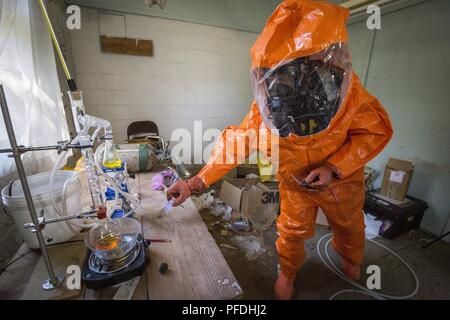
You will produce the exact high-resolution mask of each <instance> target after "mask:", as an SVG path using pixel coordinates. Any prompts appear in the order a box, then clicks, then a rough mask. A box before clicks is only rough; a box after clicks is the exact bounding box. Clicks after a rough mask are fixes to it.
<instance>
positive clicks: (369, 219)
mask: <svg viewBox="0 0 450 320" xmlns="http://www.w3.org/2000/svg"><path fill="white" fill-rule="evenodd" d="M364 223H365V225H366V238H367V239H369V240H372V239H375V238H376V237H378V235H379V234H380V228H381V226H382V225H383V221H380V220H377V218H376V217H374V216H373V215H371V214H368V213H366V214H365V215H364Z"/></svg>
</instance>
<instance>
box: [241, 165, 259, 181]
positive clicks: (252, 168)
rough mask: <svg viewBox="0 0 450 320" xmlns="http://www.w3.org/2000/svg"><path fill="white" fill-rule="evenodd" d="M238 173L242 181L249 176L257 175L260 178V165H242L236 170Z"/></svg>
mask: <svg viewBox="0 0 450 320" xmlns="http://www.w3.org/2000/svg"><path fill="white" fill-rule="evenodd" d="M236 171H237V177H238V178H239V179H240V178H242V179H244V178H245V177H246V176H247V175H248V174H251V173H253V174H256V175H257V176H259V169H258V165H256V164H242V165H239V166H238V167H237V168H236Z"/></svg>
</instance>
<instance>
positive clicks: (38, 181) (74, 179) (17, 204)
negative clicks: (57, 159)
mask: <svg viewBox="0 0 450 320" xmlns="http://www.w3.org/2000/svg"><path fill="white" fill-rule="evenodd" d="M50 174H51V172H50V171H47V172H41V173H38V174H35V175H32V176H28V177H27V180H28V185H29V186H30V191H31V195H32V197H33V202H34V207H35V208H36V213H37V214H38V215H40V212H41V210H44V216H45V218H46V219H51V218H57V217H59V215H58V213H57V212H56V211H55V209H54V208H53V206H52V202H51V199H50V192H49V190H50ZM66 180H70V181H69V182H68V185H67V188H66V205H67V214H68V215H72V214H79V213H81V209H82V208H81V183H80V180H79V178H78V173H77V172H74V171H64V170H60V171H56V174H55V178H54V182H53V190H54V192H53V193H54V196H55V201H56V204H57V206H58V208H62V196H63V194H62V193H63V186H64V183H65V182H66ZM10 194H11V195H10ZM2 201H3V204H4V206H5V208H6V211H7V212H8V213H9V214H10V215H11V216H12V217H13V219H14V222H15V223H16V227H17V229H18V231H19V233H20V234H21V235H22V237H23V239H24V240H25V242H26V243H27V245H28V246H29V247H30V248H32V249H37V248H39V242H38V240H37V237H36V235H35V234H34V233H33V232H31V231H30V230H28V229H25V228H24V226H23V225H24V224H25V223H30V222H32V220H31V216H30V212H29V210H28V206H27V202H26V200H25V196H24V194H23V190H22V185H21V184H20V180H16V181H14V182H13V184H12V186H11V190H10V185H8V186H6V187H5V188H3V190H2ZM68 223H69V222H65V221H64V222H56V223H51V224H48V225H46V226H45V228H44V229H43V230H42V232H43V235H44V239H45V242H46V243H47V244H56V243H60V242H64V241H67V240H69V239H71V238H72V237H73V236H74V235H75V232H79V231H80V227H77V226H74V225H73V224H72V225H70V227H69V226H68Z"/></svg>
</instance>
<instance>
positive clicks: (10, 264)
mask: <svg viewBox="0 0 450 320" xmlns="http://www.w3.org/2000/svg"><path fill="white" fill-rule="evenodd" d="M79 242H84V240H70V241H65V242H60V243H55V244H49V245H47V246H46V247H47V248H51V247H57V246H62V245H66V244H73V243H79ZM32 252H33V250H28V251H27V252H25V253H24V254H22V255H20V256H18V257H17V258H15V259H14V260H12V261H10V262H9V263H8V264H7V265H6V266H4V267H3V268H1V269H0V272H4V271H6V270H7V269H8V268H9V267H10V266H12V265H13V264H14V263H16V262H17V261H19V260H20V259H22V258H23V257H25V256H27V255H29V254H30V253H32Z"/></svg>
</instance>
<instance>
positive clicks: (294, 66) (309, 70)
mask: <svg viewBox="0 0 450 320" xmlns="http://www.w3.org/2000/svg"><path fill="white" fill-rule="evenodd" d="M350 61H351V60H350V53H349V50H348V48H347V46H346V45H345V44H343V43H338V44H333V45H331V46H330V47H328V48H327V49H326V50H324V51H321V52H319V53H316V54H314V55H311V56H307V57H301V58H297V59H295V60H291V61H282V62H281V63H280V64H278V65H277V66H276V67H274V68H272V69H268V68H257V69H255V70H253V72H252V84H253V92H254V96H255V99H256V102H257V104H258V106H259V109H260V112H261V115H262V117H263V119H264V121H265V123H266V124H267V125H268V126H269V127H270V128H271V129H273V130H276V131H278V133H279V135H280V136H281V137H287V136H289V135H290V134H295V135H297V136H309V135H313V134H316V133H319V132H321V131H323V130H325V129H327V128H328V127H329V125H330V122H331V120H332V119H333V117H334V116H335V115H336V113H337V112H338V110H339V107H340V105H341V104H342V101H343V99H344V98H345V94H346V92H347V90H348V87H349V84H350V78H351V70H352V69H351V62H350Z"/></svg>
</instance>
